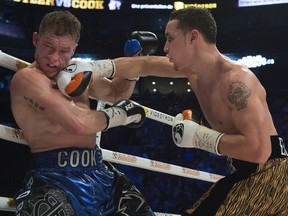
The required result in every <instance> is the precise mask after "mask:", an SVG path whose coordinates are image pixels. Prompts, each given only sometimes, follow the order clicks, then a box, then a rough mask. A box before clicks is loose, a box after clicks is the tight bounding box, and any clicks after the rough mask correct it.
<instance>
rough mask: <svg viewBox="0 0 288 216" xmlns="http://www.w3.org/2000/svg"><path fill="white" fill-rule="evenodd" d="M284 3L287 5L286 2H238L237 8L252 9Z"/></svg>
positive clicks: (258, 0)
mask: <svg viewBox="0 0 288 216" xmlns="http://www.w3.org/2000/svg"><path fill="white" fill-rule="evenodd" d="M286 3H288V0H257V1H255V0H238V7H253V6H261V5H274V4H286Z"/></svg>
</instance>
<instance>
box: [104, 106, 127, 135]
mask: <svg viewBox="0 0 288 216" xmlns="http://www.w3.org/2000/svg"><path fill="white" fill-rule="evenodd" d="M101 112H104V113H105V116H106V120H107V126H106V128H105V129H104V131H106V130H108V129H109V128H113V127H117V126H119V125H121V122H124V117H125V116H126V114H125V111H124V110H122V109H119V108H118V109H117V108H114V107H110V108H107V109H104V110H102V111H101ZM116 116H117V117H116ZM122 124H124V123H122Z"/></svg>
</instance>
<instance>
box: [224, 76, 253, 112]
mask: <svg viewBox="0 0 288 216" xmlns="http://www.w3.org/2000/svg"><path fill="white" fill-rule="evenodd" d="M250 95H251V89H249V88H248V86H247V85H245V84H244V83H242V82H240V81H238V82H233V83H231V84H230V86H229V89H228V92H227V97H228V100H229V101H230V103H231V104H233V105H235V106H236V108H237V111H240V110H242V109H244V108H246V107H247V99H248V98H249V96H250Z"/></svg>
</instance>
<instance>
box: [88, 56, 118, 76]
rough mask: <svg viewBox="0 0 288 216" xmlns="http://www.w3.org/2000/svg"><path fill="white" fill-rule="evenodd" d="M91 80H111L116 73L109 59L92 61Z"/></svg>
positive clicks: (113, 64)
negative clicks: (105, 78)
mask: <svg viewBox="0 0 288 216" xmlns="http://www.w3.org/2000/svg"><path fill="white" fill-rule="evenodd" d="M91 64H92V70H93V79H98V78H104V77H107V78H109V79H111V78H113V77H114V76H115V73H116V68H115V63H114V61H113V60H111V59H105V60H97V61H92V62H91Z"/></svg>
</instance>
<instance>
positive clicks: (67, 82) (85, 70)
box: [57, 59, 115, 97]
mask: <svg viewBox="0 0 288 216" xmlns="http://www.w3.org/2000/svg"><path fill="white" fill-rule="evenodd" d="M114 75H115V64H114V61H113V60H110V59H106V60H97V61H92V62H85V61H75V62H74V63H72V64H70V65H68V66H67V67H65V68H63V69H62V70H61V71H60V72H59V74H58V77H57V86H58V88H59V90H60V92H61V93H62V94H64V95H65V96H67V97H76V96H79V95H81V94H82V93H83V92H84V91H85V89H86V88H87V87H88V85H89V84H90V81H91V77H93V79H97V78H103V77H107V78H113V77H114Z"/></svg>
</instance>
